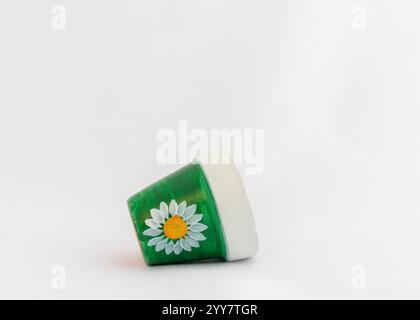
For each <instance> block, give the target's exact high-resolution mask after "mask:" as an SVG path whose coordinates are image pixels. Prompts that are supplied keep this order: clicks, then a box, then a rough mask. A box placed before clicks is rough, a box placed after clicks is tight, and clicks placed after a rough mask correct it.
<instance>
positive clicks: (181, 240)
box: [179, 238, 191, 251]
mask: <svg viewBox="0 0 420 320" xmlns="http://www.w3.org/2000/svg"><path fill="white" fill-rule="evenodd" d="M179 241H180V242H181V247H182V248H183V249H184V250H185V251H191V246H190V245H189V244H188V242H187V241H186V240H185V239H183V238H181V239H180V240H179Z"/></svg>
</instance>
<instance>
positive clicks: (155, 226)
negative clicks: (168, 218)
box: [144, 219, 161, 229]
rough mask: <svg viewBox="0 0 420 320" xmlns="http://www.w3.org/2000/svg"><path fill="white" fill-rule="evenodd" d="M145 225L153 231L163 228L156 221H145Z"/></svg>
mask: <svg viewBox="0 0 420 320" xmlns="http://www.w3.org/2000/svg"><path fill="white" fill-rule="evenodd" d="M144 223H145V224H146V226H148V227H149V228H152V229H158V228H160V227H161V225H160V224H159V223H156V221H155V220H153V219H146V221H144Z"/></svg>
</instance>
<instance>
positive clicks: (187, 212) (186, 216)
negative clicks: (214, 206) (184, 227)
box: [183, 204, 197, 221]
mask: <svg viewBox="0 0 420 320" xmlns="http://www.w3.org/2000/svg"><path fill="white" fill-rule="evenodd" d="M196 209H197V206H196V205H195V204H192V205H190V206H188V207H187V209H185V212H184V216H183V218H184V220H185V221H187V220H188V219H189V218H191V216H192V215H193V214H194V213H195V210H196Z"/></svg>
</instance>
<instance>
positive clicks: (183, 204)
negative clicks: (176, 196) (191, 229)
mask: <svg viewBox="0 0 420 320" xmlns="http://www.w3.org/2000/svg"><path fill="white" fill-rule="evenodd" d="M186 207H187V203H186V202H185V201H182V202H181V203H180V204H179V206H178V215H179V216H180V217H182V216H183V215H184V212H185V208H186Z"/></svg>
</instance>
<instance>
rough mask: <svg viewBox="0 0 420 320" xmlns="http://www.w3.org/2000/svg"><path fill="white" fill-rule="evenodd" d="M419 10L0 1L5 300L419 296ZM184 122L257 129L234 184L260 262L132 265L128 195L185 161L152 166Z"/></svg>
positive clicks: (411, 6) (384, 1)
mask: <svg viewBox="0 0 420 320" xmlns="http://www.w3.org/2000/svg"><path fill="white" fill-rule="evenodd" d="M56 4H61V5H64V7H65V9H66V15H67V28H66V30H55V29H54V28H52V26H51V21H52V19H53V17H54V15H53V14H52V13H51V9H52V7H53V6H54V5H56ZM359 5H362V6H363V8H364V9H365V10H366V25H365V28H362V29H358V28H355V25H354V22H355V20H354V19H355V13H354V11H353V10H354V8H355V7H356V8H357V6H359ZM419 13H420V4H419V3H418V1H415V0H411V1H409V0H404V1H391V0H371V1H367V0H359V1H350V0H341V1H336V0H317V1H313V0H306V1H304V0H281V1H274V0H273V1H259V0H258V1H257V0H255V1H249V0H229V1H226V0H223V1H222V0H212V1H201V0H190V1H184V0H180V1H173V0H166V1H160V0H153V1H152V0H149V1H140V0H139V1H134V0H133V1H128V0H125V1H116V0H115V1H111V0H106V1H105V0H96V1H92V0H91V1H87V0H77V1H76V0H72V1H70V0H57V1H52V0H51V1H47V0H42V1H30V0H25V1H23V0H13V1H12V0H7V1H1V3H0V147H1V149H0V297H1V298H54V299H61V298H149V299H154V298H165V299H175V298H176V299H183V298H189V299H191V298H195V299H198V298H222V299H223V298H238V299H241V298H249V299H253V298H268V299H272V298H280V299H281V298H286V299H293V298H362V299H363V298H420V275H419V270H420V250H419V246H420V234H419V225H420V202H419V192H420V166H419V163H420V159H419V158H420V149H419V145H420V139H419V138H420V128H419V119H420V59H419V57H420V37H419V34H420V20H419V18H418V17H419ZM180 120H186V121H188V125H189V127H190V128H203V129H205V130H209V129H212V128H216V129H217V128H243V129H245V128H251V129H256V128H262V129H264V130H265V170H264V173H263V174H261V175H257V176H244V180H245V184H246V187H247V189H248V193H249V197H250V201H251V203H252V206H253V209H254V213H255V219H256V223H257V230H258V233H259V238H260V252H259V254H258V255H257V256H256V257H255V258H254V259H251V260H245V261H241V262H236V263H200V264H187V265H171V266H159V267H147V266H145V265H144V262H143V260H142V257H141V253H140V251H139V248H138V245H137V242H136V238H135V234H134V231H133V228H132V224H131V221H130V217H129V214H128V210H127V207H126V199H127V198H128V197H129V196H131V195H132V194H133V193H135V192H137V191H139V190H140V189H141V188H143V187H145V186H147V185H148V184H150V183H152V182H154V181H155V180H156V179H159V178H161V177H162V176H164V175H166V174H167V173H170V172H172V171H173V170H175V169H177V168H179V167H180V165H161V164H158V163H157V161H156V158H155V153H156V149H157V147H158V145H159V143H158V142H157V141H156V139H155V135H156V133H157V131H158V130H160V129H162V128H173V129H174V130H176V129H177V126H178V122H179V121H180ZM242 169H243V168H242ZM55 265H62V266H64V267H65V270H66V276H67V277H66V279H67V281H66V284H67V287H66V289H65V290H54V289H53V287H52V285H51V281H52V278H53V274H52V268H53V266H55ZM358 265H360V266H362V267H363V268H364V270H365V271H366V287H365V289H364V290H356V289H357V287H354V285H352V284H354V276H355V274H354V273H353V272H352V271H353V268H354V266H358Z"/></svg>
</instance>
